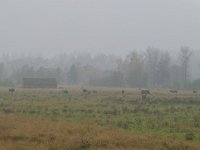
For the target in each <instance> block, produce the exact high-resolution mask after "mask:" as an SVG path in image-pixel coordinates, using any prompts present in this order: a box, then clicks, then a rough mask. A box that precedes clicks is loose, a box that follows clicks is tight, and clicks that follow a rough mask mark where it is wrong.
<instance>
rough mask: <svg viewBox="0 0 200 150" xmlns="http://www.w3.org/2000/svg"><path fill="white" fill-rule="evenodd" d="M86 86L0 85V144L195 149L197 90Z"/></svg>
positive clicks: (198, 141)
mask: <svg viewBox="0 0 200 150" xmlns="http://www.w3.org/2000/svg"><path fill="white" fill-rule="evenodd" d="M85 88H86V89H88V90H90V92H83V91H82V90H83V89H82V88H81V87H66V89H67V90H68V92H69V93H63V89H20V88H17V89H16V92H14V93H9V92H8V90H7V89H5V88H1V89H0V145H1V147H0V149H2V150H3V149H8V150H11V149H12V150H13V149H16V150H22V149H38V150H43V149H44V150H46V149H48V150H57V149H58V150H65V149H66V150H67V149H71V150H73V149H74V150H75V149H76V150H78V149H141V150H143V149H146V150H147V149H152V150H158V149H164V150H182V149H183V150H186V149H188V150H189V149H195V150H198V149H200V94H198V93H196V94H193V93H192V92H191V91H180V92H179V93H177V94H175V93H169V92H168V90H164V89H151V93H152V94H151V95H148V96H147V99H146V100H143V101H142V100H141V95H140V92H139V90H138V89H128V88H127V89H124V90H125V93H124V94H122V92H121V90H122V89H121V88H95V87H85ZM94 91H95V92H94Z"/></svg>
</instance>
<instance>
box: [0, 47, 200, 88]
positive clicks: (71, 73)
mask: <svg viewBox="0 0 200 150" xmlns="http://www.w3.org/2000/svg"><path fill="white" fill-rule="evenodd" d="M192 54H193V51H192V50H191V49H190V48H189V47H182V48H180V50H179V53H176V55H175V54H174V53H173V52H169V51H167V50H161V49H158V48H155V47H149V48H147V49H146V50H144V51H132V52H130V53H129V54H128V55H127V56H126V57H124V58H123V57H119V56H115V55H105V54H97V55H94V56H91V55H90V54H88V53H81V54H80V53H79V54H71V55H67V54H62V55H58V56H54V57H52V58H42V57H20V58H12V59H11V58H9V57H5V56H3V57H1V56H0V86H20V85H21V84H22V81H23V78H24V77H26V78H55V79H56V81H57V82H58V84H71V85H78V84H79V85H80V84H81V85H94V86H110V87H111V86H113V87H119V86H126V87H165V88H177V89H179V88H182V89H186V88H191V89H192V88H199V85H198V83H199V81H198V80H194V79H192V78H191V75H192V71H193V70H194V69H193V70H192V69H191V66H192V64H194V60H193V56H194V55H192ZM199 55H200V54H199ZM195 63H196V66H198V63H199V64H200V60H199V59H198V60H197V59H196V62H195ZM193 67H194V65H193ZM194 68H195V70H199V73H200V69H199V68H198V67H194ZM199 78H200V77H199ZM196 79H198V76H197V73H196Z"/></svg>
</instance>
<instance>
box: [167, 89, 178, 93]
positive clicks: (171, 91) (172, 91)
mask: <svg viewBox="0 0 200 150" xmlns="http://www.w3.org/2000/svg"><path fill="white" fill-rule="evenodd" d="M169 92H170V93H178V91H177V90H169Z"/></svg>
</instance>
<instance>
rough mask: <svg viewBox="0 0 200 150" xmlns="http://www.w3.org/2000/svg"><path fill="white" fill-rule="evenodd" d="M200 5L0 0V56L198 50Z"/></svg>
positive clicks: (195, 0) (166, 0) (170, 0)
mask: <svg viewBox="0 0 200 150" xmlns="http://www.w3.org/2000/svg"><path fill="white" fill-rule="evenodd" d="M199 14H200V1H199V0H34V1H33V0H0V52H5V51H6V52H33V51H36V52H49V53H50V52H68V51H70V52H71V51H88V52H104V53H106V52H108V53H116V54H123V53H128V52H130V51H131V50H135V49H138V50H140V49H145V48H146V47H149V46H154V47H158V48H163V49H168V50H177V49H179V48H180V47H181V46H190V47H192V48H194V49H200V42H199V39H200V29H199V28H200V15H199Z"/></svg>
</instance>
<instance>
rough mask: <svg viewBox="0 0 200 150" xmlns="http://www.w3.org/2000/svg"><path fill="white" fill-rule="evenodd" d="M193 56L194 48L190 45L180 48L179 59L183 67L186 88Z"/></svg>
mask: <svg viewBox="0 0 200 150" xmlns="http://www.w3.org/2000/svg"><path fill="white" fill-rule="evenodd" d="M191 56H192V50H191V49H190V48H189V47H182V48H181V49H180V55H179V60H180V65H181V68H182V75H183V83H184V88H186V86H187V83H188V81H189V77H190V61H191Z"/></svg>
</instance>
